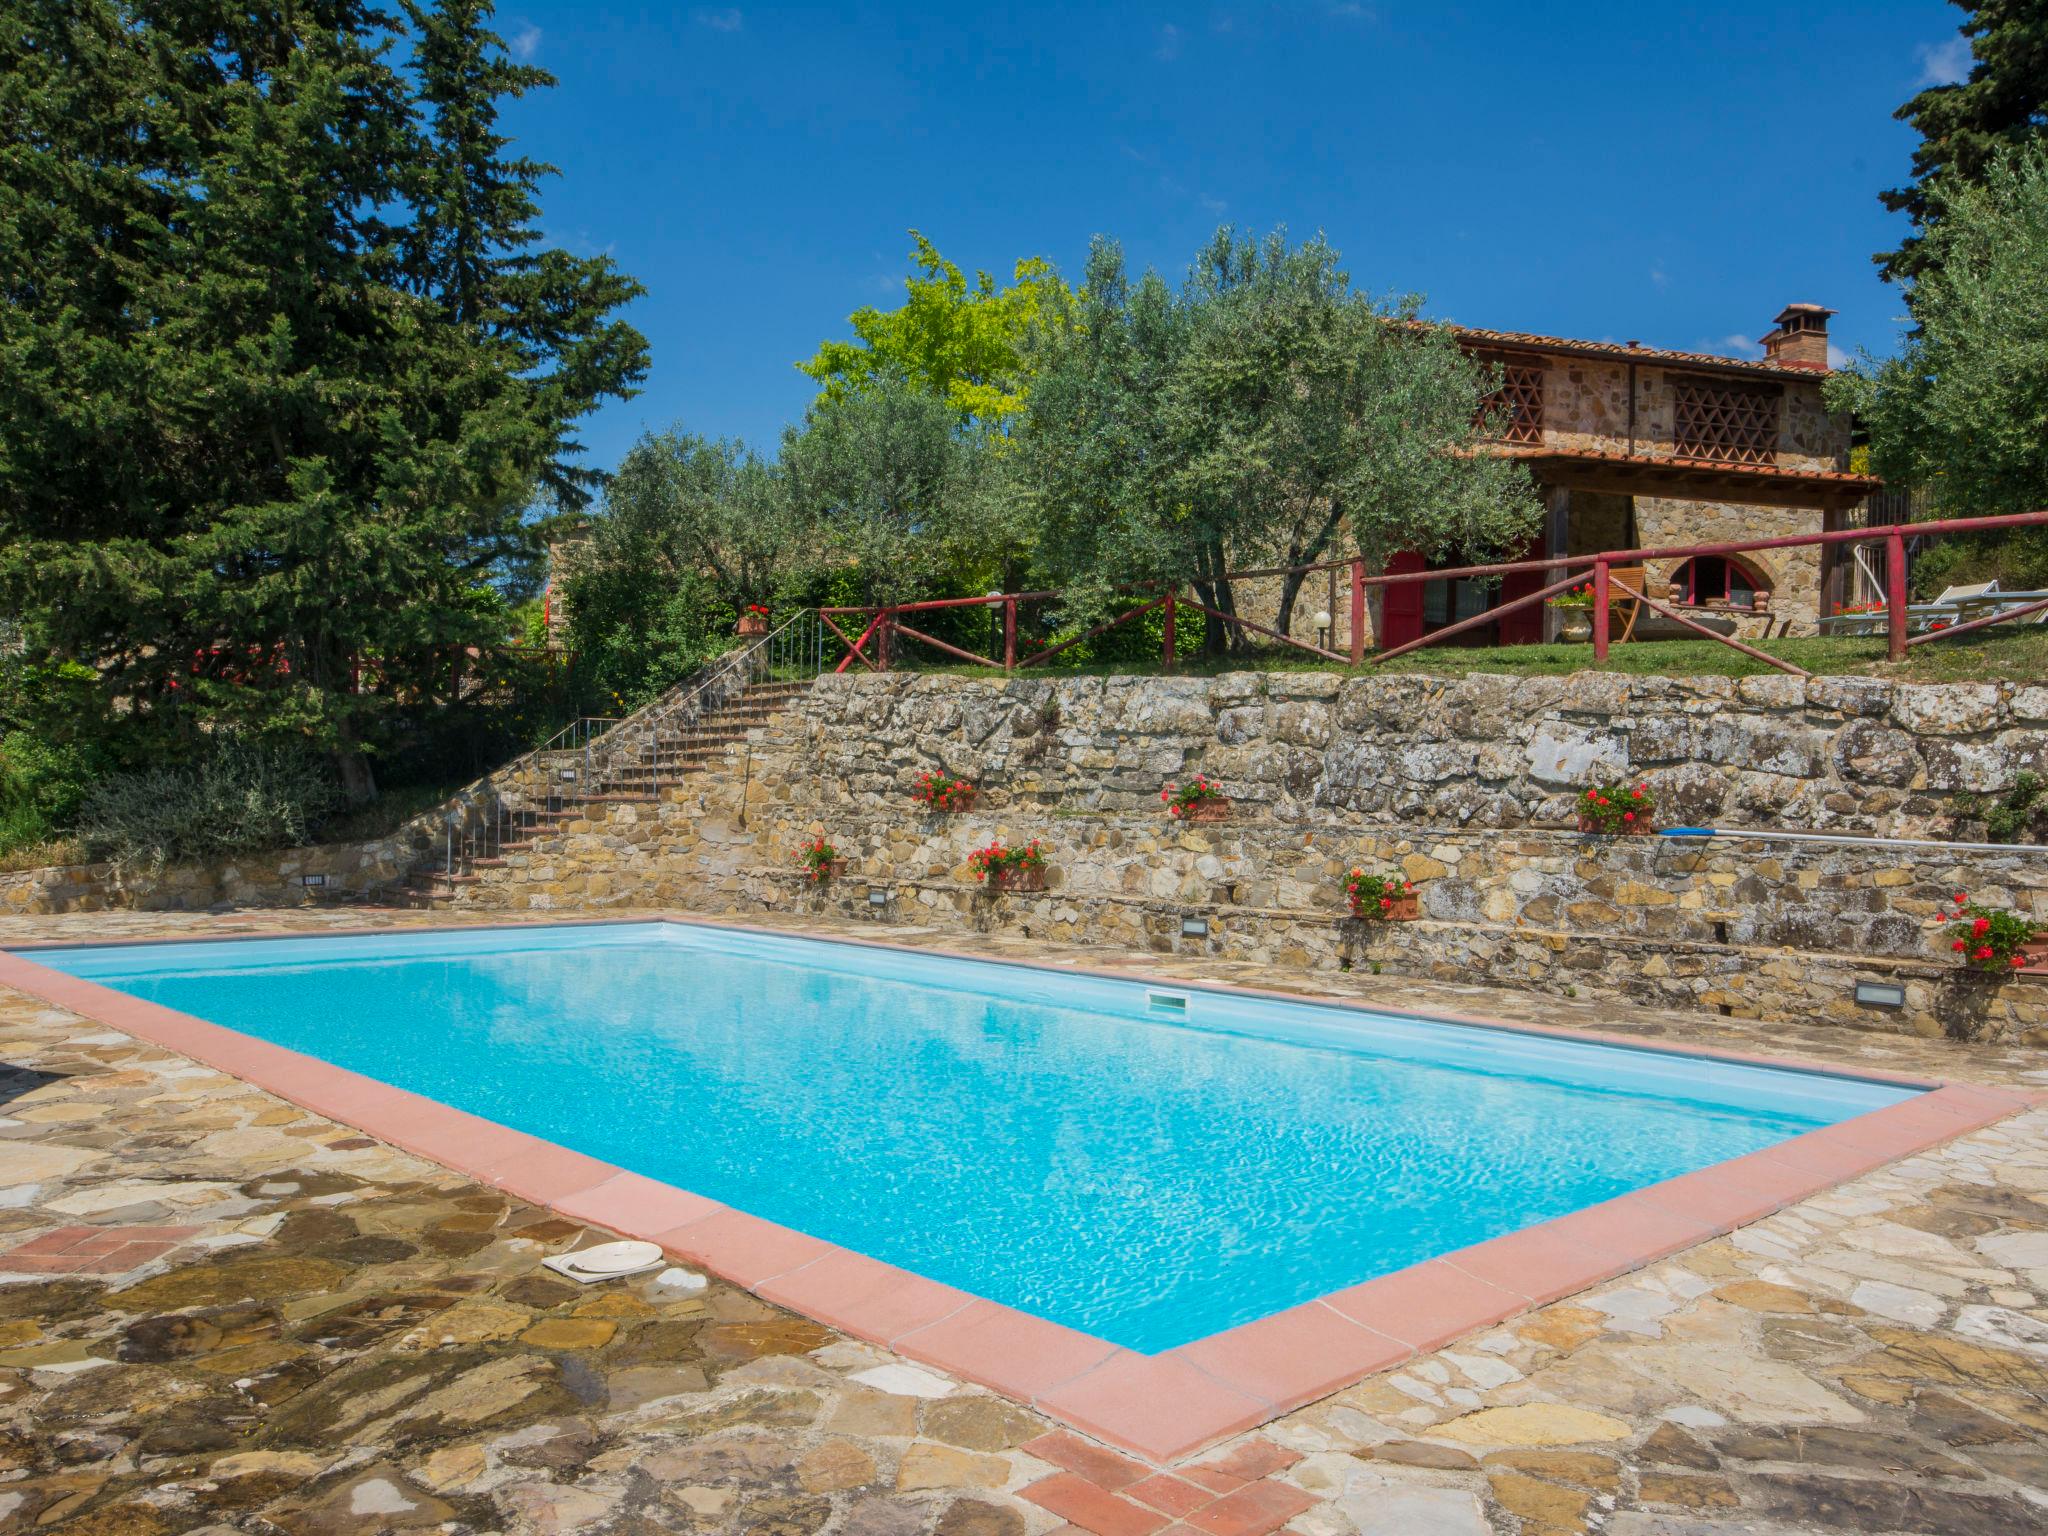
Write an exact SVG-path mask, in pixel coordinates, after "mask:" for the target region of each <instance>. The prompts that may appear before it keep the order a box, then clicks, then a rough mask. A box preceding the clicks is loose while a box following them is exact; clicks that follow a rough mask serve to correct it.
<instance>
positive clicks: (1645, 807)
mask: <svg viewBox="0 0 2048 1536" xmlns="http://www.w3.org/2000/svg"><path fill="white" fill-rule="evenodd" d="M1656 809H1657V799H1656V796H1654V795H1652V794H1651V793H1650V786H1649V785H1647V784H1620V783H1617V784H1595V785H1594V786H1593V787H1592V788H1591V789H1589V790H1587V791H1586V792H1585V793H1584V794H1583V795H1581V796H1579V830H1580V831H1581V832H1600V833H1604V834H1606V835H1607V836H1609V837H1640V836H1644V835H1646V834H1648V833H1651V832H1654V831H1656V830H1657V829H1656V826H1655V824H1654V823H1653V822H1652V821H1651V819H1650V818H1651V815H1652V813H1654V812H1655V811H1656Z"/></svg>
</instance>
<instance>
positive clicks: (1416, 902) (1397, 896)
mask: <svg viewBox="0 0 2048 1536" xmlns="http://www.w3.org/2000/svg"><path fill="white" fill-rule="evenodd" d="M1344 899H1345V900H1346V901H1348V902H1350V903H1351V915H1352V916H1353V917H1370V918H1379V919H1382V920H1383V921H1386V922H1391V923H1405V922H1407V921H1409V920H1410V919H1411V918H1417V917H1420V916H1421V915H1422V899H1421V898H1420V897H1419V896H1417V895H1416V894H1415V882H1414V881H1412V880H1409V879H1407V878H1405V877H1404V876H1401V875H1396V874H1385V875H1372V874H1367V873H1366V872H1365V871H1364V870H1362V869H1354V870H1352V871H1351V873H1350V874H1348V875H1346V876H1345V877H1344Z"/></svg>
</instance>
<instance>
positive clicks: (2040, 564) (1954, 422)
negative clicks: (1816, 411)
mask: <svg viewBox="0 0 2048 1536" xmlns="http://www.w3.org/2000/svg"><path fill="white" fill-rule="evenodd" d="M1927 254H1928V257H1929V259H1928V260H1927V261H1926V262H1925V264H1924V265H1923V267H1922V269H1921V272H1920V275H1919V277H1918V278H1917V279H1915V281H1914V284H1913V290H1914V292H1913V299H1914V302H1913V311H1914V316H1915V318H1916V319H1917V321H1918V322H1919V324H1918V328H1917V329H1916V331H1915V332H1914V334H1913V335H1911V336H1909V337H1908V338H1907V339H1906V343H1905V346H1904V349H1903V350H1902V351H1901V352H1900V353H1899V354H1898V355H1897V356H1896V357H1893V358H1891V359H1889V360H1886V361H1884V362H1881V363H1880V362H1877V361H1875V360H1873V359H1870V358H1867V357H1866V358H1865V359H1864V361H1863V365H1862V366H1861V367H1860V368H1858V369H1856V370H1853V371H1845V372H1842V373H1838V374H1836V375H1835V376H1834V377H1833V378H1832V379H1831V380H1830V381H1829V385H1828V389H1829V395H1828V403H1829V406H1830V407H1831V408H1832V409H1835V410H1849V411H1854V412H1855V413H1856V414H1857V415H1858V416H1859V417H1860V418H1861V419H1862V421H1863V422H1864V424H1865V425H1866V426H1867V427H1868V429H1869V432H1870V449H1871V453H1870V464H1871V468H1872V469H1873V470H1875V471H1876V472H1877V473H1878V474H1880V475H1882V476H1884V478H1886V479H1887V480H1891V481H1894V482H1897V483H1900V484H1906V485H1920V486H1925V487H1927V488H1928V491H1929V493H1930V497H1931V500H1932V503H1933V506H1934V508H1935V510H1936V511H1937V513H1938V514H1939V515H1942V516H1949V517H1971V516H1996V515H1998V514H2001V513H2009V512H2033V511H2039V510H2041V509H2043V508H2048V304H2044V303H2043V302H2042V298H2041V296H2042V295H2043V294H2044V293H2048V145H2043V146H2038V147H2034V148H2031V149H2029V150H2026V151H2024V152H2015V153H2013V154H2010V155H2008V156H2006V157H2004V158H2002V159H2001V160H2000V161H1998V162H1997V163H1996V164H1994V165H1993V166H1992V167H1991V169H1990V170H1989V171H1988V172H1987V173H1986V175H1985V177H1984V179H1983V181H1982V182H1981V183H1972V184H1969V185H1958V186H1957V187H1955V188H1954V189H1952V190H1951V192H1950V193H1949V195H1948V199H1947V205H1946V209H1945V211H1944V215H1943V217H1942V220H1941V222H1940V224H1939V225H1938V226H1936V228H1935V229H1934V230H1933V231H1932V232H1931V233H1930V235H1929V236H1928V242H1927ZM1965 571H1967V572H1968V574H1969V575H1970V576H1972V577H1974V578H1976V579H1982V578H1983V577H1985V576H1997V577H2000V578H2001V579H2004V580H2006V581H2007V582H2008V584H2013V583H2017V584H2020V585H2023V586H2026V587H2040V586H2048V535H2044V534H2043V533H2042V532H2041V531H2040V530H2027V531H2026V532H2025V533H2024V534H2022V535H2018V536H2005V537H1986V538H1983V539H1977V540H1970V541H1959V540H1944V541H1943V542H1942V543H1941V544H1940V545H1939V546H1937V547H1936V549H1935V550H1934V552H1933V554H1932V556H1931V557H1926V558H1925V559H1924V560H1923V562H1922V564H1921V567H1920V571H1919V574H1920V575H1921V576H1923V577H1925V578H1926V579H1929V580H1933V579H1935V578H1936V576H1937V574H1938V575H1942V576H1946V575H1951V574H1962V573H1964V572H1965Z"/></svg>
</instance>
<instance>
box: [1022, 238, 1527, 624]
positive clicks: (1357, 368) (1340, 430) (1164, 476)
mask: <svg viewBox="0 0 2048 1536" xmlns="http://www.w3.org/2000/svg"><path fill="white" fill-rule="evenodd" d="M1415 310H1416V301H1414V300H1404V301H1402V302H1400V303H1398V304H1393V305H1383V304H1379V303H1375V302H1373V301H1372V300H1370V299H1368V298H1366V297H1365V296H1363V295H1360V294H1357V293H1355V292H1353V291H1352V290H1351V288H1350V285H1349V282H1348V280H1347V279H1346V277H1345V275H1344V274H1343V272H1342V271H1341V270H1339V268H1338V266H1337V258H1336V254H1335V252H1333V251H1331V250H1330V249H1329V247H1328V246H1327V245H1326V244H1325V243H1324V242H1322V241H1320V240H1316V241H1311V242H1310V243H1308V244H1307V245H1303V246H1300V247H1290V246H1289V245H1288V244H1287V242H1286V240H1285V238H1284V237H1282V236H1280V235H1273V236H1269V237H1267V238H1265V239H1260V240H1253V239H1239V238H1238V237H1236V236H1235V235H1234V234H1233V233H1232V232H1231V231H1229V230H1227V229H1226V230H1223V231H1219V232H1218V234H1217V236H1216V237H1215V238H1214V239H1213V240H1212V241H1211V242H1210V243H1209V245H1208V246H1207V247H1206V248H1205V249H1204V251H1203V253H1202V255H1201V257H1200V258H1199V259H1198V261H1197V262H1196V264H1195V267H1194V269H1193V271H1192V273H1191V275H1190V277H1189V280H1188V282H1187V283H1186V285H1184V287H1183V288H1182V289H1181V290H1180V291H1178V292H1175V291H1173V290H1171V289H1169V288H1168V287H1167V285H1166V284H1165V283H1164V282H1163V281H1161V280H1160V279H1159V277H1158V276H1157V275H1156V274H1153V273H1149V272H1148V273H1147V274H1145V275H1144V276H1143V277H1142V278H1140V279H1139V280H1138V281H1137V282H1135V283H1133V282H1131V281H1130V280H1129V279H1128V277H1127V275H1126V273H1125V270H1124V265H1123V257H1122V254H1121V252H1120V251H1119V250H1118V249H1117V247H1116V246H1115V245H1113V244H1111V243H1109V242H1106V241H1098V242H1097V244H1096V246H1095V248H1094V250H1093V252H1092V253H1091V255H1090V259H1089V265H1088V270H1087V277H1086V281H1085V283H1084V286H1083V291H1082V294H1081V295H1080V296H1079V297H1078V298H1077V299H1076V300H1075V301H1073V302H1072V303H1071V304H1070V305H1069V306H1068V307H1067V309H1066V311H1065V313H1064V316H1063V319H1062V321H1061V323H1058V324H1054V325H1049V326H1047V327H1045V328H1044V330H1043V331H1042V332H1041V336H1042V338H1043V339H1042V346H1043V348H1044V356H1043V360H1042V361H1041V364H1040V370H1039V376H1038V380H1037V383H1036V384H1035V385H1034V388H1033V391H1032V395H1031V398H1030V402H1029V408H1028V410H1027V413H1026V418H1025V421H1024V424H1023V426H1022V427H1021V428H1020V430H1019V433H1018V437H1017V442H1018V455H1017V456H1018V459H1019V461H1020V470H1021V473H1020V477H1019V478H1020V480H1021V481H1022V482H1023V483H1024V484H1025V485H1026V486H1027V487H1028V489H1029V492H1030V495H1031V497H1032V498H1033V502H1034V504H1035V506H1036V508H1037V511H1038V514H1039V516H1040V517H1041V518H1042V519H1043V522H1044V526H1043V530H1042V532H1041V534H1040V547H1041V549H1042V550H1043V551H1044V552H1045V556H1046V560H1047V564H1048V567H1049V569H1050V571H1051V572H1052V573H1053V575H1054V576H1055V577H1056V578H1057V579H1058V580H1060V581H1061V582H1063V583H1066V584H1071V585H1074V586H1076V587H1077V588H1078V589H1079V590H1080V591H1081V592H1082V593H1083V594H1084V595H1085V598H1086V601H1085V605H1084V606H1085V608H1086V610H1087V611H1088V612H1090V613H1092V612H1095V611H1099V610H1100V609H1101V608H1102V607H1103V606H1104V605H1105V604H1106V603H1107V601H1108V600H1109V597H1110V596H1111V594H1112V593H1113V592H1114V591H1115V590H1116V589H1118V588H1128V587H1130V586H1132V585H1134V584H1137V583H1142V582H1148V581H1159V580H1185V581H1191V582H1192V583H1193V584H1194V585H1195V588H1196V591H1197V595H1198V596H1199V597H1200V599H1201V601H1202V602H1203V603H1204V605H1205V606H1207V607H1210V608H1213V609H1215V610H1216V611H1217V612H1218V613H1222V614H1226V615H1234V614H1235V613H1236V611H1237V609H1236V599H1235V596H1234V594H1233V593H1232V591H1231V589H1230V584H1229V583H1227V582H1225V581H1223V580H1222V579H1221V577H1222V575H1223V573H1224V572H1226V571H1228V570H1231V569H1234V568H1236V569H1241V568H1244V567H1247V566H1256V565H1262V564H1271V563H1278V564H1284V565H1297V564H1309V563H1313V562H1314V561H1316V560H1317V559H1319V558H1322V557H1324V556H1326V555H1328V554H1330V553H1331V552H1333V551H1336V550H1342V551H1344V552H1347V553H1348V552H1350V551H1354V550H1355V551H1357V552H1359V553H1361V554H1363V555H1364V556H1366V558H1367V559H1369V560H1371V561H1374V562H1379V561H1382V560H1384V558H1385V557H1386V556H1387V555H1389V554H1392V553H1394V552H1395V551H1398V550H1407V549H1413V550H1419V551H1422V552H1423V553H1426V554H1429V555H1431V556H1440V555H1443V554H1446V553H1448V552H1451V551H1469V552H1473V553H1490V552H1495V551H1498V550H1501V549H1504V548H1507V547H1509V546H1511V545H1512V544H1514V543H1515V542H1517V541H1518V540H1519V539H1520V538H1522V537H1524V536H1526V534H1527V533H1528V532H1529V530H1530V529H1532V528H1533V527H1534V526H1535V525H1536V519H1537V517H1538V515H1539V510H1538V506H1537V503H1536V500H1535V497H1534V494H1533V490H1532V488H1531V486H1530V483H1529V479H1528V475H1527V473H1526V471H1524V470H1523V469H1521V468H1520V467H1519V466H1516V465H1514V464H1511V463H1508V462H1506V461H1503V460H1499V459H1495V458H1491V457H1488V456H1487V455H1486V454H1484V453H1483V452H1482V451H1480V450H1481V448H1482V444H1481V442H1480V433H1481V429H1482V425H1483V424H1482V423H1479V422H1477V421H1475V416H1476V407H1477V402H1478V401H1479V399H1480V398H1481V396H1482V395H1483V394H1484V393H1485V391H1486V387H1487V383H1488V379H1487V375H1486V373H1485V371H1484V370H1483V369H1481V368H1479V367H1478V366H1476V365H1475V364H1473V363H1472V362H1471V361H1469V360H1468V359H1467V358H1466V357H1465V356H1464V355H1463V354H1462V352H1461V351H1460V350H1459V349H1458V347H1457V344H1456V342H1455V340H1454V339H1453V338H1452V337H1451V336H1450V335H1449V334H1448V333H1446V332H1444V331H1442V330H1440V329H1438V328H1435V327H1429V326H1423V325H1419V324H1417V323H1415V319H1414V316H1415ZM1299 587H1300V583H1299V580H1298V579H1295V580H1288V581H1284V582H1283V583H1282V584H1281V591H1280V599H1279V606H1278V610H1277V612H1276V613H1275V614H1274V615H1273V618H1274V620H1275V621H1276V622H1275V623H1274V624H1273V626H1272V627H1274V628H1277V629H1282V630H1284V629H1285V628H1286V626H1287V624H1288V621H1289V620H1290V618H1291V616H1292V610H1293V606H1294V603H1295V600H1296V598H1297V596H1298V593H1299ZM1207 640H1208V643H1209V646H1210V648H1211V649H1212V650H1213V649H1217V648H1221V647H1222V646H1224V645H1226V644H1232V645H1234V644H1238V643H1240V634H1239V632H1237V631H1236V630H1235V626H1233V625H1230V624H1228V623H1227V621H1225V620H1219V619H1216V618H1215V617H1213V616H1212V617H1211V618H1210V620H1209V628H1208V635H1207Z"/></svg>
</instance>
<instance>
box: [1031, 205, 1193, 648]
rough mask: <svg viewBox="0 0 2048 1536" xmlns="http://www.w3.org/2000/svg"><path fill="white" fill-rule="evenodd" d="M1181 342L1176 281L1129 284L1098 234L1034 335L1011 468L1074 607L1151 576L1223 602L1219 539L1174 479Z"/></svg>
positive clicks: (1045, 563) (1083, 611) (1103, 600)
mask: <svg viewBox="0 0 2048 1536" xmlns="http://www.w3.org/2000/svg"><path fill="white" fill-rule="evenodd" d="M1186 345H1187V315H1186V312H1185V309H1184V307H1183V306H1182V305H1181V304H1180V303H1179V302H1178V301H1177V299H1176V297H1175V295H1174V293H1173V291H1172V290H1171V289H1170V288H1169V287H1168V286H1167V285H1166V283H1165V282H1164V281H1162V280H1161V279H1160V277H1159V275H1158V274H1157V273H1155V272H1149V271H1148V272H1146V273H1145V274H1144V275H1143V276H1142V277H1140V278H1138V279H1137V280H1136V281H1135V282H1133V281H1132V280H1131V278H1130V275H1129V272H1128V270H1127V268H1126V266H1125V263H1124V255H1123V250H1122V247H1120V246H1119V245H1117V244H1116V243H1115V242H1114V241H1111V240H1107V239H1103V238H1100V237H1098V238H1097V239H1096V240H1095V241H1094V243H1093V245H1092V246H1091V247H1090V249H1089V253H1088V265H1087V271H1086V276H1085V279H1084V281H1083V283H1082V286H1081V289H1080V291H1079V292H1078V293H1074V294H1068V295H1063V296H1062V297H1061V298H1060V299H1059V301H1058V302H1057V303H1056V304H1055V306H1054V307H1053V312H1052V316H1051V318H1050V321H1049V323H1048V324H1046V325H1045V326H1043V327H1041V328H1040V329H1039V330H1038V331H1037V332H1036V334H1035V337H1034V345H1033V357H1034V364H1035V368H1036V378H1035V380H1034V382H1033V385H1032V390H1031V396H1030V408H1029V410H1028V411H1027V412H1026V413H1025V415H1024V418H1023V419H1022V421H1021V422H1020V423H1019V425H1018V428H1017V431H1016V434H1015V443H1016V449H1015V469H1016V473H1017V479H1018V483H1019V487H1020V490H1021V492H1022V494H1023V495H1024V496H1025V497H1027V498H1028V501H1029V505H1030V508H1031V512H1032V516H1033V520H1034V522H1035V523H1036V525H1037V527H1038V548H1039V551H1040V560H1041V568H1042V571H1043V575H1044V578H1045V580H1046V581H1047V582H1048V583H1049V584H1052V585H1056V586H1060V587H1063V588H1065V589H1066V591H1067V593H1068V605H1069V608H1070V610H1071V614H1072V617H1074V618H1077V619H1078V618H1086V617H1091V616H1094V615H1097V614H1100V613H1101V612H1102V610H1104V609H1105V608H1106V607H1107V606H1108V605H1109V603H1110V602H1111V601H1112V600H1113V599H1114V597H1115V596H1116V595H1117V594H1118V593H1119V592H1120V591H1122V590H1124V589H1126V588H1128V587H1129V586H1131V585H1133V584H1135V583H1140V582H1146V581H1154V580H1164V579H1181V580H1186V579H1193V580H1195V581H1196V582H1197V584H1198V586H1199V587H1200V590H1201V592H1202V595H1203V600H1204V601H1205V602H1208V603H1209V604H1210V606H1212V607H1216V606H1219V604H1218V601H1217V600H1218V599H1222V600H1224V601H1227V594H1224V593H1222V592H1219V591H1218V589H1217V586H1216V584H1215V580H1214V578H1215V576H1216V575H1217V574H1218V573H1219V572H1220V571H1221V570H1222V569H1224V566H1223V564H1222V558H1223V556H1222V550H1221V547H1220V545H1219V543H1218V541H1217V540H1216V539H1215V538H1214V536H1213V530H1212V529H1211V528H1210V527H1209V526H1208V524H1207V523H1206V522H1205V521H1204V520H1203V519H1202V518H1201V517H1199V516H1198V511H1197V509H1196V508H1194V507H1192V506H1190V505H1189V504H1188V503H1187V502H1186V500H1185V499H1184V498H1183V496H1182V495H1181V491H1180V487H1179V486H1178V485H1177V484H1176V482H1175V470H1176V467H1177V466H1176V461H1175V458H1174V449H1173V445H1172V443H1171V441H1170V438H1169V434H1168V431H1167V425H1166V410H1165V397H1166V393H1167V390H1168V388H1169V386H1170V385H1171V383H1172V380H1173V378H1174V373H1175V370H1176V368H1177V367H1178V365H1179V362H1180V358H1181V356H1182V354H1183V352H1184V351H1185V349H1186ZM1220 633H1221V631H1220V630H1219V631H1215V634H1216V635H1217V636H1220Z"/></svg>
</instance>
